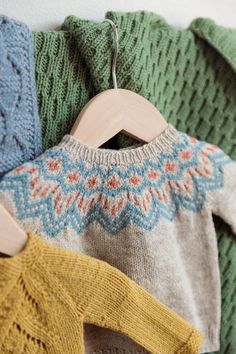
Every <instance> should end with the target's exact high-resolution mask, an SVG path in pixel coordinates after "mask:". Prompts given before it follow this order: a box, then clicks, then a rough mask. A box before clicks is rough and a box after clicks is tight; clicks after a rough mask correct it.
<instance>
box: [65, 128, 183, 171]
mask: <svg viewBox="0 0 236 354" xmlns="http://www.w3.org/2000/svg"><path fill="white" fill-rule="evenodd" d="M179 137H180V136H179V133H178V131H177V130H176V129H175V128H174V127H173V126H172V125H170V124H169V125H168V127H167V128H166V129H165V131H164V132H163V133H162V134H160V135H159V136H158V137H156V138H155V139H154V140H152V141H151V142H149V143H147V144H144V145H141V146H139V147H135V148H126V149H122V150H110V149H102V148H97V149H96V148H93V147H91V146H88V145H86V144H83V143H82V142H80V141H79V140H78V139H76V138H74V137H73V136H71V135H66V136H65V137H64V138H63V140H62V142H61V143H60V144H59V148H61V149H65V150H67V151H68V152H69V153H70V156H71V157H72V158H74V159H81V160H82V161H87V162H89V163H96V164H102V165H110V164H114V165H129V164H132V163H139V162H142V161H143V160H150V159H158V157H159V156H160V154H161V153H163V152H166V151H170V150H171V149H172V146H173V144H175V143H176V142H178V140H179Z"/></svg>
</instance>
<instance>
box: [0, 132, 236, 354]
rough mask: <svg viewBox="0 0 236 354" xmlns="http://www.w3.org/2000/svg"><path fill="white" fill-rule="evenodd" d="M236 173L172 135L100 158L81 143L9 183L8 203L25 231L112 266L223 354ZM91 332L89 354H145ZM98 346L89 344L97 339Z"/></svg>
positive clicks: (72, 142) (217, 155)
mask: <svg viewBox="0 0 236 354" xmlns="http://www.w3.org/2000/svg"><path fill="white" fill-rule="evenodd" d="M235 190H236V164H235V163H233V162H232V160H230V158H229V157H228V156H227V155H225V154H224V153H223V152H222V151H221V150H220V149H219V148H217V147H216V146H213V145H210V144H207V143H204V142H200V141H198V140H196V139H195V138H191V137H189V136H188V135H186V134H185V133H180V132H178V131H177V130H176V129H175V128H174V127H173V126H171V125H169V126H168V128H167V129H166V130H165V131H164V132H163V133H162V134H161V135H160V136H159V137H157V138H156V139H155V140H154V141H152V142H150V143H148V144H145V145H143V146H141V147H136V148H131V149H124V150H121V151H113V150H109V149H93V148H91V147H89V146H86V145H84V144H82V143H80V142H79V141H78V140H76V139H75V138H73V137H72V136H69V135H67V136H65V138H64V139H63V140H62V142H61V143H60V144H59V146H57V147H54V148H52V149H49V150H47V151H46V152H45V153H44V154H43V155H41V156H40V157H39V158H38V159H36V160H35V161H33V162H30V163H26V164H24V165H22V166H20V167H18V168H16V169H15V170H14V171H12V172H10V173H9V174H7V175H6V176H4V178H2V180H1V183H0V202H1V203H3V204H4V205H5V207H6V208H7V209H8V210H9V212H10V213H11V214H12V215H13V216H14V217H15V218H16V219H17V220H18V222H19V223H20V224H21V225H22V227H23V228H24V229H25V230H26V231H29V230H32V231H34V232H36V233H39V234H40V235H42V237H44V238H45V239H47V240H49V241H50V242H52V243H55V244H57V245H60V246H63V247H66V248H70V249H73V250H75V251H79V252H83V253H85V254H88V255H91V256H94V257H96V258H99V259H102V260H104V261H107V262H108V263H110V264H111V265H113V266H115V267H117V268H118V269H120V270H121V271H123V272H124V273H125V274H126V275H128V276H129V277H130V278H131V279H133V280H134V281H136V282H137V283H138V284H140V285H141V286H142V287H144V288H145V289H146V290H147V291H149V292H150V293H151V294H152V295H154V296H156V298H158V299H160V301H161V302H163V303H164V304H165V305H167V306H168V307H170V308H171V309H172V310H174V311H175V312H177V313H178V314H179V315H180V316H182V317H183V318H185V319H186V320H187V321H189V322H190V323H192V324H193V325H194V326H195V327H196V328H197V329H198V330H199V331H201V332H202V333H203V334H204V338H205V339H204V344H203V348H202V352H209V351H213V350H218V349H219V328H220V302H221V298H220V279H219V270H218V258H217V243H216V237H215V230H214V224H213V220H212V214H216V215H220V216H221V217H223V218H224V219H225V220H226V221H227V222H228V223H230V224H231V225H232V227H233V229H234V231H236V218H235V212H236V204H235ZM93 333H94V329H93V328H89V329H88V331H87V332H85V334H86V335H87V338H88V350H89V351H88V353H90V352H91V353H94V352H95V353H96V352H99V353H100V352H106V350H108V349H109V350H113V349H114V351H116V353H126V352H127V353H130V352H132V353H137V352H138V350H141V349H140V348H139V349H138V348H137V347H134V346H133V345H132V343H130V342H129V341H128V340H125V338H121V337H120V336H116V335H112V334H111V333H108V332H106V331H102V330H101V331H98V332H95V333H96V338H97V340H94V334H93ZM89 339H90V340H89Z"/></svg>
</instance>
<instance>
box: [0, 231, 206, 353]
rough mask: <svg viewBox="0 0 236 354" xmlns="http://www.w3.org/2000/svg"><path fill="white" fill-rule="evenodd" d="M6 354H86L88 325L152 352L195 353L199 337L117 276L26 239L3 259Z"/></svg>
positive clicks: (0, 297)
mask: <svg viewBox="0 0 236 354" xmlns="http://www.w3.org/2000/svg"><path fill="white" fill-rule="evenodd" d="M0 289H1V291H0V349H1V353H2V354H6V353H12V354H14V353H16V354H23V353H24V354H33V353H39V354H40V353H48V354H50V353H55V354H60V353H63V354H65V353H67V354H75V353H78V354H79V353H83V352H84V345H83V323H94V324H96V325H97V326H102V327H107V328H110V329H113V330H115V331H119V332H121V333H124V334H126V335H128V336H130V337H131V338H132V339H133V340H135V341H137V343H139V344H140V345H143V347H144V348H146V349H147V350H149V352H151V353H158V354H160V353H163V354H172V353H185V354H187V353H189V354H191V353H192V354H194V353H198V352H199V349H200V345H201V335H200V333H199V332H198V331H196V330H195V329H194V328H193V327H192V326H191V325H189V324H188V323H187V322H185V321H184V320H183V319H182V318H180V317H179V316H177V315H176V314H175V313H173V312H172V311H170V310H169V309H167V308H166V307H165V306H164V305H162V304H161V303H159V302H157V301H156V300H155V299H154V298H153V297H151V296H150V295H149V294H148V293H146V292H145V291H144V290H143V289H142V288H140V287H139V286H138V285H136V284H135V283H134V282H133V281H131V280H130V279H129V278H127V277H126V276H125V275H124V274H122V273H121V272H119V271H118V270H117V269H115V268H113V267H111V266H109V265H108V264H106V263H104V262H101V261H98V260H95V259H93V258H90V257H87V256H83V255H78V254H73V253H71V252H68V251H66V250H63V249H60V248H57V247H55V246H51V245H49V244H48V243H46V242H45V241H43V240H42V239H41V238H39V237H38V236H35V235H33V234H29V236H28V242H27V245H26V247H25V249H24V250H23V251H22V252H21V253H20V254H18V255H16V256H14V257H11V258H0Z"/></svg>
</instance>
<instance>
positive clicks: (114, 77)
mask: <svg viewBox="0 0 236 354" xmlns="http://www.w3.org/2000/svg"><path fill="white" fill-rule="evenodd" d="M103 22H108V23H109V24H110V25H111V27H112V31H113V34H114V44H115V49H114V55H113V60H112V68H111V72H112V80H113V86H114V89H117V81H116V62H117V57H118V51H119V37H118V31H117V28H116V25H115V24H114V22H113V21H112V20H109V19H108V18H106V19H105V20H104V21H103Z"/></svg>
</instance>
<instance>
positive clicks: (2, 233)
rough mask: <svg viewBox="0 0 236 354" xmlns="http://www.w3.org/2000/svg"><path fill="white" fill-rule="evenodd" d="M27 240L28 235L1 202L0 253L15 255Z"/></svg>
mask: <svg viewBox="0 0 236 354" xmlns="http://www.w3.org/2000/svg"><path fill="white" fill-rule="evenodd" d="M26 242H27V235H26V234H25V233H24V231H23V230H22V229H21V228H20V226H19V225H18V224H17V223H16V221H15V220H14V219H13V218H12V217H11V215H10V214H9V213H8V211H7V210H6V209H5V208H4V207H3V206H2V205H1V204H0V253H3V254H5V255H8V256H15V255H16V254H17V253H19V252H20V251H21V250H22V249H23V248H24V246H25V244H26Z"/></svg>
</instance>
